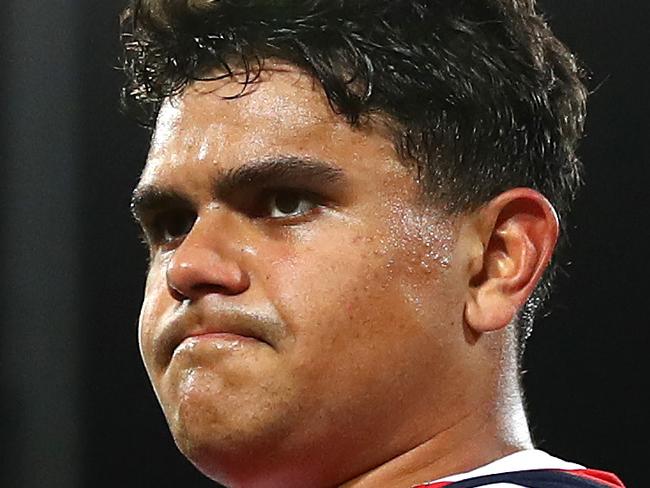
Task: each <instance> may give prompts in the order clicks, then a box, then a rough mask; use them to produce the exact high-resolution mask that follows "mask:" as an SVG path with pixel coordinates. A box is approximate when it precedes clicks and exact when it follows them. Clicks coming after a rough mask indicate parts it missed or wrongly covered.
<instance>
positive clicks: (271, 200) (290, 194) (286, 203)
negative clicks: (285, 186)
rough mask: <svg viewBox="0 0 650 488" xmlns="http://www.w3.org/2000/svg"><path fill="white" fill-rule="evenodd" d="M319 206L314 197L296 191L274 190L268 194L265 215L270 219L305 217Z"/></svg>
mask: <svg viewBox="0 0 650 488" xmlns="http://www.w3.org/2000/svg"><path fill="white" fill-rule="evenodd" d="M318 206H319V204H318V203H317V201H316V197H315V196H314V195H310V194H309V193H306V192H301V191H296V190H276V191H273V192H270V193H269V197H268V200H267V203H266V209H265V214H266V215H267V216H268V217H269V218H272V219H286V218H291V217H300V216H302V215H305V214H307V213H309V212H311V211H312V210H314V209H315V208H317V207H318Z"/></svg>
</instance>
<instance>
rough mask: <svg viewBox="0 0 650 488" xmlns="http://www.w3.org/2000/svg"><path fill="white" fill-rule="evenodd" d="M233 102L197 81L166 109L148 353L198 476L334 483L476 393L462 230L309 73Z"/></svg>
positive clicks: (146, 198)
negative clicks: (467, 353) (466, 372)
mask: <svg viewBox="0 0 650 488" xmlns="http://www.w3.org/2000/svg"><path fill="white" fill-rule="evenodd" d="M276 67H277V66H276ZM240 89H241V85H238V84H237V82H236V81H233V80H228V81H211V82H200V83H195V84H194V85H192V86H191V87H190V88H189V89H187V90H186V91H185V92H184V93H183V94H182V96H179V97H177V98H176V99H174V100H173V101H168V102H167V103H165V104H164V106H163V107H162V110H161V113H160V116H159V121H158V125H157V129H156V132H155V134H154V138H153V142H152V147H151V152H150V156H149V159H148V162H147V165H146V167H145V169H144V172H143V175H142V180H141V182H140V184H139V186H138V189H137V190H136V195H135V202H136V212H137V213H138V214H139V216H140V219H141V221H142V224H143V227H144V228H145V233H146V235H147V238H148V240H149V243H150V246H151V264H150V270H149V275H148V279H147V285H146V292H145V298H144V303H143V307H142V312H141V316H140V346H141V351H142V356H143V358H144V362H145V365H146V368H147V371H148V373H149V376H150V378H151V381H152V383H153V386H154V388H155V391H156V394H157V396H158V398H159V400H160V403H161V405H162V407H163V410H164V413H165V415H166V418H167V420H168V422H169V425H170V428H171V431H172V433H173V435H174V437H175V440H176V442H177V444H178V445H179V447H180V448H181V450H182V451H183V452H184V453H185V454H186V455H187V456H188V457H189V458H190V459H191V460H192V461H193V462H194V463H195V464H196V465H197V466H198V467H199V468H200V469H201V470H202V471H204V472H205V473H206V474H207V475H209V476H211V477H213V478H215V479H219V480H221V481H222V482H232V483H234V484H236V480H242V479H250V480H253V479H255V478H254V476H255V475H254V473H265V474H264V476H265V477H268V479H271V477H272V476H275V479H280V480H281V479H286V480H293V481H294V482H295V481H296V480H299V479H300V477H301V476H302V477H303V480H302V481H303V482H306V483H314V484H318V483H325V482H328V483H329V482H341V481H344V480H345V479H348V478H349V477H352V476H354V475H356V474H359V473H360V472H363V470H367V469H370V468H372V467H373V466H375V465H377V464H380V463H381V462H384V461H385V460H387V459H389V458H390V457H391V456H394V455H396V454H397V453H401V452H404V451H405V450H408V449H409V448H411V447H413V446H415V445H417V444H418V443H419V442H421V441H422V440H423V439H424V438H427V437H429V434H430V430H431V428H432V427H431V426H432V425H433V426H434V427H435V428H440V429H444V427H445V419H446V416H447V415H448V414H447V411H446V409H447V408H448V406H449V401H448V399H449V398H454V396H455V395H456V396H457V395H458V394H457V391H458V389H457V388H456V386H455V385H458V384H459V383H460V382H462V381H465V380H468V379H467V378H465V377H464V376H463V373H462V368H458V367H456V362H457V361H456V359H455V358H456V357H458V356H459V355H462V353H461V351H462V347H463V344H464V338H463V327H462V315H463V299H464V294H465V291H466V288H465V286H466V284H464V281H463V280H464V276H465V275H464V271H463V266H462V265H461V264H459V263H460V262H461V261H462V260H459V259H458V258H457V246H456V236H457V227H458V225H457V223H455V222H454V221H453V220H452V219H451V218H449V217H448V216H445V215H444V214H443V213H442V212H439V211H436V210H435V208H432V207H427V206H425V205H423V204H421V203H418V202H419V200H418V199H419V193H418V186H417V183H416V182H415V181H414V178H413V176H412V175H411V172H410V171H409V170H407V169H406V168H405V167H404V166H403V165H402V164H401V163H400V162H399V160H398V158H397V156H396V154H395V151H394V149H393V146H392V144H391V141H390V140H388V139H387V138H386V137H385V136H383V135H382V134H381V133H380V131H376V130H370V129H354V128H352V127H351V126H350V125H348V124H347V123H346V122H345V121H344V120H343V119H342V118H341V117H340V116H337V115H335V114H334V113H333V112H332V110H331V108H330V106H329V104H328V103H327V100H326V99H325V97H324V95H323V94H322V91H321V89H320V88H319V86H318V85H317V84H316V83H314V82H313V80H312V79H311V78H310V77H309V76H307V75H305V74H300V73H298V72H297V71H296V70H293V69H291V68H289V67H286V66H285V67H284V68H283V69H275V70H270V71H266V72H264V74H263V76H262V78H261V81H260V82H259V83H257V84H256V85H255V87H254V89H253V90H252V91H250V92H249V93H248V94H247V95H245V96H242V97H239V98H234V99H225V98H224V97H223V96H224V95H226V96H228V95H233V94H234V93H237V92H238V91H239V90H240ZM425 429H427V430H426V432H425ZM378 439H380V440H381V441H380V442H378V441H377V440H378ZM360 454H363V455H362V456H360ZM304 466H312V470H311V471H312V472H308V471H309V470H306V469H305V471H304V472H301V470H302V469H303V467H304ZM285 486H289V483H288V482H287V484H286V485H285Z"/></svg>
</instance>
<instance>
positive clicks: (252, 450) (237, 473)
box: [165, 392, 292, 488]
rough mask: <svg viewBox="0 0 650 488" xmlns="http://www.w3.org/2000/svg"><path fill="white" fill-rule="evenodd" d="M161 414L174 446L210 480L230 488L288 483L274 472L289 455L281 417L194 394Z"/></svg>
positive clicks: (284, 424)
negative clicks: (164, 415)
mask: <svg viewBox="0 0 650 488" xmlns="http://www.w3.org/2000/svg"><path fill="white" fill-rule="evenodd" d="M231 400H232V399H231ZM250 406H253V405H250ZM165 414H166V416H167V422H168V424H169V428H170V431H171V433H172V435H173V437H174V441H175V443H176V445H177V447H178V449H179V450H180V451H181V452H182V453H183V455H184V456H185V457H186V458H187V459H188V460H189V461H190V462H191V463H192V464H193V465H194V466H195V467H196V468H197V469H198V470H199V471H200V472H201V473H203V474H204V475H205V476H207V477H208V478H210V479H212V480H213V481H216V482H218V483H220V484H223V485H225V486H228V487H232V488H236V487H250V486H255V487H276V486H277V487H289V486H291V483H289V484H287V478H285V476H284V475H283V474H281V473H278V472H276V475H273V474H272V473H273V472H274V471H277V470H279V469H281V466H282V465H283V463H282V461H281V459H283V458H284V459H290V458H291V457H292V456H285V455H283V454H281V453H282V452H283V451H284V450H285V449H286V448H287V447H288V446H287V445H286V444H285V443H284V441H285V440H286V439H287V437H288V432H287V430H286V429H287V425H286V423H287V422H286V417H285V415H283V414H281V413H280V414H279V415H274V414H273V409H271V408H266V409H265V408H261V407H260V406H259V405H257V406H255V408H250V409H246V408H242V406H241V405H237V406H235V405H232V404H228V401H227V400H226V401H224V402H219V401H218V400H215V397H213V396H206V395H203V394H201V393H197V392H194V394H192V395H183V397H182V398H181V401H180V402H179V403H178V404H177V405H176V408H172V409H165ZM285 454H286V453H285Z"/></svg>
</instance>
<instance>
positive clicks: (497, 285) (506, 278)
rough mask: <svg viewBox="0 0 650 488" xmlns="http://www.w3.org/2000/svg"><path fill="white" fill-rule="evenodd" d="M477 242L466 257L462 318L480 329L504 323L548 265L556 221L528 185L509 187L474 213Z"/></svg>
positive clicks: (555, 232) (483, 329) (501, 326)
mask: <svg viewBox="0 0 650 488" xmlns="http://www.w3.org/2000/svg"><path fill="white" fill-rule="evenodd" d="M471 228H472V229H473V232H474V233H475V235H474V237H475V238H476V239H478V241H479V242H480V244H481V245H479V246H474V249H476V250H477V251H476V252H475V253H474V255H473V256H472V257H471V258H470V263H469V264H470V265H469V277H470V281H469V293H468V298H467V301H466V303H465V321H466V323H467V324H468V326H469V327H470V328H471V329H473V330H474V331H476V332H478V333H482V332H489V331H494V330H499V329H502V328H504V327H506V326H507V325H508V324H509V323H510V322H511V321H512V319H513V318H514V316H515V314H516V313H517V311H518V310H519V309H520V308H521V307H522V306H523V305H524V303H525V302H526V300H527V299H528V297H529V296H530V295H531V293H532V292H533V290H534V289H535V286H536V285H537V282H538V281H539V279H540V278H541V276H542V274H543V273H544V270H545V269H546V267H547V266H548V264H549V262H550V260H551V256H552V255H553V250H554V249H555V244H556V242H557V237H558V232H559V224H558V218H557V214H556V213H555V210H554V209H553V207H552V206H551V204H550V203H549V202H548V200H546V198H544V196H542V195H541V194H540V193H538V192H536V191H535V190H532V189H530V188H516V189H513V190H508V191H506V192H504V193H502V194H500V195H499V196H497V197H496V198H494V199H493V200H491V201H490V202H489V203H488V204H486V205H484V206H483V207H482V208H481V209H480V210H479V211H477V212H476V214H475V215H474V221H473V226H472V227H471Z"/></svg>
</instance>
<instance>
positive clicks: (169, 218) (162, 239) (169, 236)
mask: <svg viewBox="0 0 650 488" xmlns="http://www.w3.org/2000/svg"><path fill="white" fill-rule="evenodd" d="M195 221H196V214H195V213H194V212H191V211H189V210H170V211H166V212H162V213H160V214H158V215H156V217H155V218H154V219H153V222H152V225H151V229H150V234H151V238H152V241H153V243H155V244H160V245H166V244H170V243H172V242H174V241H176V240H178V239H182V238H183V237H185V236H186V235H187V234H189V233H190V231H191V230H192V227H193V226H194V222H195Z"/></svg>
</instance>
